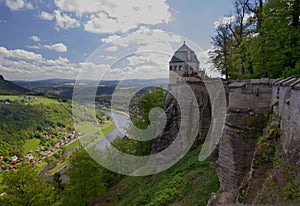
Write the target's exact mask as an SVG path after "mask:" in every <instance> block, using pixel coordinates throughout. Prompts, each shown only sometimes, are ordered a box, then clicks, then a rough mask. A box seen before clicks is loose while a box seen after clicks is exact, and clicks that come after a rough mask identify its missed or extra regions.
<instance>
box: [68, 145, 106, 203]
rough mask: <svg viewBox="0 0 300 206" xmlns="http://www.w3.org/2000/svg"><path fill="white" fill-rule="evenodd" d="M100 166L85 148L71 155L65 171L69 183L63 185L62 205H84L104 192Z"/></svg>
mask: <svg viewBox="0 0 300 206" xmlns="http://www.w3.org/2000/svg"><path fill="white" fill-rule="evenodd" d="M102 171H103V170H102V167H101V166H100V165H99V164H98V163H97V162H95V161H94V160H93V159H92V158H91V157H90V156H89V155H88V154H87V152H86V151H85V150H83V149H81V150H80V151H78V152H77V153H76V154H74V155H73V156H72V157H71V166H70V168H69V169H68V171H67V175H68V176H69V178H70V183H69V184H68V185H66V186H65V193H64V205H73V206H76V205H78V206H84V205H89V203H90V202H91V201H93V200H95V199H96V198H97V197H99V196H100V195H101V194H103V193H104V192H105V185H104V181H103V172H102Z"/></svg>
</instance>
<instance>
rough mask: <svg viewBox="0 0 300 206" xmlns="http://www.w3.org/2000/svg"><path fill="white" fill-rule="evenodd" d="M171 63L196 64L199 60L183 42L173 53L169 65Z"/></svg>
mask: <svg viewBox="0 0 300 206" xmlns="http://www.w3.org/2000/svg"><path fill="white" fill-rule="evenodd" d="M173 62H197V63H199V60H198V58H197V56H196V54H195V52H194V51H193V50H191V49H190V48H189V47H188V46H187V45H186V44H185V42H184V43H183V45H182V46H181V47H180V48H179V49H177V51H175V53H174V55H173V57H172V59H171V61H170V63H173Z"/></svg>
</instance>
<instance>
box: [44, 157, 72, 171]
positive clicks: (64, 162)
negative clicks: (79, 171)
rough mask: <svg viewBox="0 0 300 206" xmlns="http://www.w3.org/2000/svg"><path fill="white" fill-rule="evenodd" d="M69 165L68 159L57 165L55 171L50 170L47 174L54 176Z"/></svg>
mask: <svg viewBox="0 0 300 206" xmlns="http://www.w3.org/2000/svg"><path fill="white" fill-rule="evenodd" d="M68 163H69V160H68V159H66V160H64V161H63V162H60V163H58V164H57V165H56V167H54V168H53V169H51V170H49V171H48V172H47V174H49V175H54V174H55V173H56V172H58V171H59V170H60V169H62V168H63V167H65V166H66V165H67V164H68Z"/></svg>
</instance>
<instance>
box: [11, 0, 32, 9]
mask: <svg viewBox="0 0 300 206" xmlns="http://www.w3.org/2000/svg"><path fill="white" fill-rule="evenodd" d="M5 3H6V6H7V7H8V8H9V9H10V10H12V11H17V10H20V9H33V5H32V4H31V3H30V2H26V1H24V0H5Z"/></svg>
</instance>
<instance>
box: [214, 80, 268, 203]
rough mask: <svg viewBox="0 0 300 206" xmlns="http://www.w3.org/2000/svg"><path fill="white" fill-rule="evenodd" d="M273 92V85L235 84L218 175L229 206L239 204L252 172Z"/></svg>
mask: <svg viewBox="0 0 300 206" xmlns="http://www.w3.org/2000/svg"><path fill="white" fill-rule="evenodd" d="M271 92H272V88H271V86H270V84H269V82H265V83H264V82H257V81H252V82H251V81H249V82H232V83H230V84H229V104H228V111H227V118H226V123H225V128H224V131H223V135H222V138H221V141H220V149H219V159H218V161H217V174H218V177H219V180H220V186H221V188H222V190H223V191H224V194H223V195H224V196H225V200H226V204H231V203H234V202H235V201H236V198H237V196H238V190H239V187H240V186H241V183H242V180H243V179H244V177H245V175H247V173H248V172H249V170H250V167H251V163H252V159H253V154H254V151H255V147H256V143H257V139H258V137H259V136H260V135H261V133H262V130H263V128H265V126H266V123H267V121H268V113H269V112H270V104H271Z"/></svg>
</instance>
